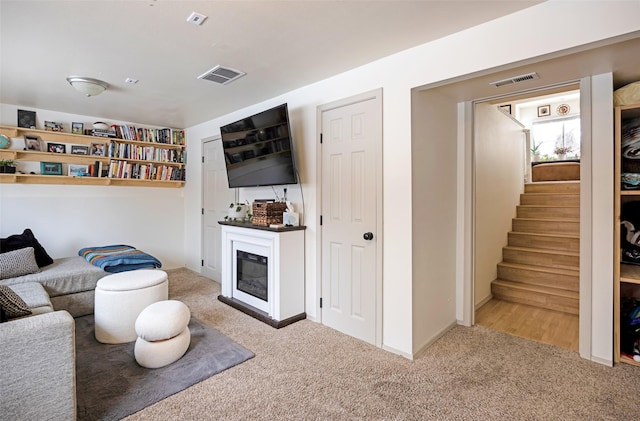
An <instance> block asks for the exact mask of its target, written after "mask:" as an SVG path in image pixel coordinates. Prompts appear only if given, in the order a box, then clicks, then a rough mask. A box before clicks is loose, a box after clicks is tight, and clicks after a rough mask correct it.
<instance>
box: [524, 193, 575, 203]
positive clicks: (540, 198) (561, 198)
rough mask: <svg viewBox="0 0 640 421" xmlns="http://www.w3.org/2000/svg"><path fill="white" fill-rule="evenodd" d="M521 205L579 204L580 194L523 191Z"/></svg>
mask: <svg viewBox="0 0 640 421" xmlns="http://www.w3.org/2000/svg"><path fill="white" fill-rule="evenodd" d="M520 204H521V205H550V206H580V195H579V194H569V193H566V194H565V193H523V194H521V195H520Z"/></svg>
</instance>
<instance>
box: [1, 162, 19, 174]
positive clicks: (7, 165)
mask: <svg viewBox="0 0 640 421" xmlns="http://www.w3.org/2000/svg"><path fill="white" fill-rule="evenodd" d="M15 172H16V167H15V165H14V164H13V160H11V159H5V160H0V173H2V174H15Z"/></svg>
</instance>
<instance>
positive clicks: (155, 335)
mask: <svg viewBox="0 0 640 421" xmlns="http://www.w3.org/2000/svg"><path fill="white" fill-rule="evenodd" d="M190 318H191V312H190V311H189V307H187V306H186V305H185V304H184V303H183V302H182V301H177V300H167V301H158V302H157V303H154V304H151V305H150V306H149V307H147V308H145V309H144V310H142V313H140V315H139V316H138V319H137V320H136V333H137V334H138V339H137V340H136V346H135V348H134V351H133V353H134V356H135V358H136V361H137V362H138V364H140V365H141V366H142V367H146V368H160V367H164V366H165V365H169V364H171V363H172V362H174V361H177V360H179V359H180V358H181V357H182V356H183V355H184V353H185V352H187V349H188V348H189V344H190V343H191V332H190V331H189V327H188V325H189V319H190Z"/></svg>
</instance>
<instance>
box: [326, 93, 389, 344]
mask: <svg viewBox="0 0 640 421" xmlns="http://www.w3.org/2000/svg"><path fill="white" fill-rule="evenodd" d="M368 100H373V101H376V105H377V107H376V108H377V111H376V112H377V118H378V124H380V126H381V127H380V128H381V130H380V133H381V134H382V135H381V137H380V139H379V140H378V145H377V148H376V149H377V150H376V237H377V241H376V280H375V284H376V303H375V308H376V315H375V324H376V328H375V332H376V333H375V345H376V346H377V347H378V348H382V309H383V299H382V298H383V297H382V292H383V288H382V286H383V279H382V257H383V242H384V233H383V229H382V227H383V225H382V221H383V215H382V204H383V196H382V194H383V189H382V182H383V177H382V152H383V149H382V144H383V139H384V132H383V130H382V128H383V122H382V104H383V103H382V88H378V89H374V90H372V91H368V92H364V93H361V94H358V95H354V96H351V97H348V98H343V99H340V100H337V101H333V102H329V103H326V104H323V105H319V106H318V107H317V108H316V140H317V141H316V179H317V180H318V182H317V188H316V203H317V204H318V205H317V207H316V208H317V209H318V218H316V222H315V224H314V226H315V229H316V232H317V233H318V235H317V236H316V262H318V263H317V265H316V280H317V281H316V291H315V293H316V295H315V296H316V300H315V302H316V303H315V306H316V314H317V315H318V317H317V321H318V322H320V323H322V324H324V323H323V322H322V308H320V298H321V297H322V241H323V238H322V226H321V225H320V218H321V217H322V183H323V182H324V180H323V179H322V145H321V136H322V115H323V113H324V112H325V111H329V110H332V109H336V108H341V107H345V106H348V105H351V104H355V103H358V102H364V101H368Z"/></svg>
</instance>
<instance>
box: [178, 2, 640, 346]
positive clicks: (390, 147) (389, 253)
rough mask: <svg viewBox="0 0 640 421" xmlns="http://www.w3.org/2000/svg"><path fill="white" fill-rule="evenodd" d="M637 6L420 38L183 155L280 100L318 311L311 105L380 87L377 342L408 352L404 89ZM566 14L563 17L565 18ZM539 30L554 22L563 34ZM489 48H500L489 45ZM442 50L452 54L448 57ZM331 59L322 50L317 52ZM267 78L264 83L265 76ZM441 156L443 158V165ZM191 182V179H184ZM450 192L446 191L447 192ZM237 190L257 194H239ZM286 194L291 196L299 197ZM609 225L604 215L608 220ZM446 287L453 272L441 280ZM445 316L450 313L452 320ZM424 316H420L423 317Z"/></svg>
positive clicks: (521, 53)
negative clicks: (287, 113) (515, 38)
mask: <svg viewBox="0 0 640 421" xmlns="http://www.w3.org/2000/svg"><path fill="white" fill-rule="evenodd" d="M638 13H640V3H638V2H628V1H613V2H580V3H575V2H564V1H549V2H545V3H542V4H539V5H537V6H534V7H531V8H529V9H526V10H523V11H521V12H518V13H515V14H512V15H509V16H506V17H504V18H501V19H497V20H495V21H492V22H489V23H487V24H484V25H480V26H478V27H475V28H471V29H468V30H466V31H462V32H459V33H457V34H454V35H452V36H449V37H446V38H443V39H440V40H437V41H434V42H431V43H428V44H424V45H421V46H418V47H415V48H412V49H409V50H406V51H403V52H400V53H397V54H395V55H392V56H389V57H387V58H385V59H382V60H379V61H376V62H373V63H370V64H368V65H366V66H362V67H360V68H357V69H354V70H352V71H349V72H346V73H343V74H341V75H338V76H335V77H333V78H329V79H326V80H323V81H319V82H317V83H315V84H312V85H309V86H306V87H304V88H301V89H298V90H295V91H292V92H289V93H287V94H285V95H282V96H280V97H278V98H273V99H271V100H269V101H265V102H263V103H260V104H255V105H254V106H251V107H248V108H246V109H243V110H238V111H237V112H235V113H232V114H229V115H227V116H224V117H220V118H216V119H214V120H210V121H208V122H205V123H202V124H200V125H197V126H194V127H192V128H190V129H189V130H188V131H187V138H188V139H189V147H188V149H189V156H191V157H193V156H198V153H199V150H198V149H199V146H198V140H199V139H202V138H205V137H209V136H212V135H216V134H218V133H219V126H220V125H222V124H225V123H228V122H231V121H234V120H236V119H239V118H242V117H245V116H246V115H248V114H251V113H254V112H257V111H262V110H264V109H266V108H269V107H271V106H274V105H277V104H279V103H282V102H288V104H289V109H290V110H291V112H292V118H291V119H292V125H293V126H294V130H295V133H294V141H295V142H296V159H297V163H298V166H299V167H300V169H301V177H302V180H303V184H302V186H303V189H304V197H305V202H306V209H305V221H304V222H305V224H306V225H307V226H308V229H307V232H306V239H305V241H306V250H305V252H306V262H305V263H306V265H305V276H306V297H307V298H306V312H307V314H308V315H309V317H310V318H316V317H318V304H317V303H318V297H317V291H318V284H317V280H316V273H317V265H318V263H319V262H317V261H316V256H317V250H316V241H317V229H318V214H317V204H316V200H315V197H316V188H315V185H316V182H317V180H316V154H315V151H316V144H315V142H317V139H316V107H317V106H318V105H321V104H325V103H327V102H331V101H335V100H338V99H341V98H345V97H348V96H351V95H356V94H359V93H362V92H366V91H370V90H373V89H377V88H380V87H382V88H383V107H384V111H383V114H384V117H383V126H384V130H383V136H384V146H383V154H384V157H383V168H384V170H383V171H384V182H383V195H384V205H383V213H384V239H385V244H384V251H383V254H384V257H383V267H384V269H383V277H384V278H383V290H384V291H383V309H384V310H383V345H384V346H385V347H386V348H387V349H391V350H396V351H398V352H400V353H402V354H405V355H411V354H412V351H413V349H414V343H413V342H414V338H413V329H412V323H413V321H412V317H413V315H412V306H411V300H412V298H411V297H412V294H413V280H412V277H413V274H412V272H413V269H412V268H413V257H412V256H413V254H412V250H411V248H412V237H413V231H414V223H417V222H416V221H414V220H413V217H412V214H411V209H409V208H407V207H402V206H397V204H398V203H406V202H407V198H409V197H411V192H412V181H411V180H412V168H411V164H410V163H411V94H410V92H411V89H412V88H413V87H417V86H423V85H427V84H430V83H435V82H438V81H442V80H446V79H450V78H454V77H457V76H461V75H465V74H469V73H473V72H478V71H482V70H485V69H489V68H492V67H497V66H501V65H504V64H508V63H512V62H516V61H520V60H524V59H529V58H531V57H535V56H538V55H543V54H548V53H553V52H555V51H560V50H563V49H567V48H571V47H576V46H579V45H583V44H587V43H590V42H595V41H598V40H601V39H606V38H609V37H614V36H617V35H621V34H625V33H629V32H633V31H638V30H640V22H639V21H638V20H637V19H636V18H635V16H637V15H638ZM569 17H570V19H569ZM539 22H545V27H550V28H553V27H558V28H563V37H561V38H559V37H557V34H556V33H555V32H554V31H541V30H540V26H539ZM510 33H518V34H519V42H517V43H516V42H514V43H508V42H504V39H505V38H504V34H510ZM496 45H499V46H500V48H496ZM452 52H458V54H455V53H453V54H452ZM327 59H328V60H330V59H331V57H330V56H328V57H327ZM265 83H268V81H265ZM451 159H452V160H451V162H443V165H447V166H451V165H455V164H454V162H455V161H454V158H453V157H452V158H451ZM193 161H194V160H193V159H191V160H190V162H191V164H190V166H189V168H188V176H189V177H190V178H189V182H188V183H187V184H188V186H187V188H186V189H185V199H186V205H185V206H186V208H185V212H186V218H185V223H186V226H185V235H186V236H188V237H194V238H195V237H196V236H199V235H200V234H199V233H200V231H201V229H200V225H201V222H200V217H199V209H200V202H201V197H200V185H199V183H200V181H199V178H200V171H199V164H198V163H195V165H194V164H193ZM192 183H193V184H192ZM452 194H454V193H453V192H452ZM241 196H259V194H258V195H255V194H254V193H251V192H243V193H242V194H241ZM290 197H292V199H293V200H294V201H296V202H299V201H300V198H299V197H295V198H293V196H292V195H290ZM609 223H610V221H609ZM185 247H186V249H185V252H186V256H187V265H188V266H189V267H191V268H193V269H196V270H197V269H198V267H199V262H200V257H199V255H200V241H195V240H193V241H186V244H185ZM441 282H444V283H448V282H451V283H452V284H454V283H455V279H454V278H453V277H452V278H451V279H442V280H441ZM454 321H455V318H452V322H454ZM424 322H425V323H429V320H426V321H424Z"/></svg>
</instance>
